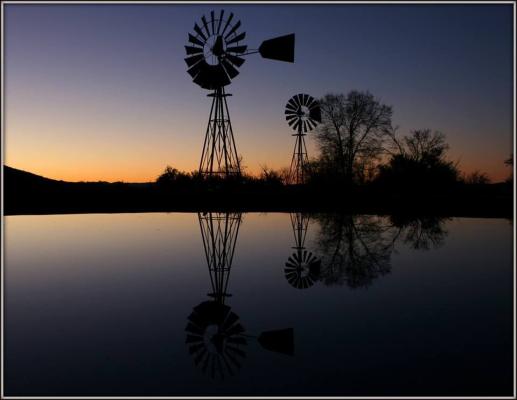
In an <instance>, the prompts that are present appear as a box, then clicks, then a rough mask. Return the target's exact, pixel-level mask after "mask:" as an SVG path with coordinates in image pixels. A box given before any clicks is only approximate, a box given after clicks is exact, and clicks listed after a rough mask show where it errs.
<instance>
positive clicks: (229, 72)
mask: <svg viewBox="0 0 517 400" xmlns="http://www.w3.org/2000/svg"><path fill="white" fill-rule="evenodd" d="M240 27H241V21H235V19H234V15H233V13H230V14H229V15H228V16H225V15H224V10H221V11H220V12H219V13H218V14H217V15H216V13H215V12H214V11H211V12H210V16H209V17H208V19H207V17H205V16H204V15H203V16H202V17H201V22H200V23H199V24H198V23H195V24H194V28H193V29H194V31H193V32H191V33H189V35H188V41H189V44H188V45H186V46H185V51H186V53H187V57H186V58H185V62H186V64H187V66H188V70H187V72H188V73H189V75H190V76H192V79H193V81H194V83H196V84H198V85H199V86H201V87H202V88H203V89H208V90H215V89H218V88H222V87H224V86H227V85H229V84H230V83H231V81H232V79H234V78H235V77H236V76H237V75H238V74H239V68H240V67H241V66H242V64H244V61H245V59H244V58H243V57H242V55H243V53H245V52H246V50H247V49H248V46H247V45H244V44H243V43H242V41H243V40H244V39H245V38H246V32H240V30H239V29H240Z"/></svg>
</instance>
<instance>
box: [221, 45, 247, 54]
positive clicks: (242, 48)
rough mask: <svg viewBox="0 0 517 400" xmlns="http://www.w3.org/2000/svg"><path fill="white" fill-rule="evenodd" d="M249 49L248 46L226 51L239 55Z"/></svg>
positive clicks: (230, 48) (229, 48)
mask: <svg viewBox="0 0 517 400" xmlns="http://www.w3.org/2000/svg"><path fill="white" fill-rule="evenodd" d="M247 48H248V46H235V47H227V48H226V51H227V52H228V53H238V54H242V53H244V52H245V51H246V49H247Z"/></svg>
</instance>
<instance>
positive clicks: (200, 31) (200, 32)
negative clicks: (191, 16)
mask: <svg viewBox="0 0 517 400" xmlns="http://www.w3.org/2000/svg"><path fill="white" fill-rule="evenodd" d="M194 30H195V31H196V33H197V34H198V35H199V36H201V37H202V38H203V40H204V41H205V42H206V39H207V37H206V36H205V34H204V33H203V31H202V30H201V28H200V27H199V26H197V24H194Z"/></svg>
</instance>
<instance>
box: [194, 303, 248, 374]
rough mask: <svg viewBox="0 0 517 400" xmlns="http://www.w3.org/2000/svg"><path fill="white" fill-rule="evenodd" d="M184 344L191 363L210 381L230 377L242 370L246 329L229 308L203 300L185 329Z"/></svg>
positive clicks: (244, 356)
mask: <svg viewBox="0 0 517 400" xmlns="http://www.w3.org/2000/svg"><path fill="white" fill-rule="evenodd" d="M185 331H186V332H187V337H186V340H185V343H186V344H187V346H188V350H189V353H190V354H191V355H192V356H193V357H194V364H195V365H196V366H197V367H200V368H201V370H202V372H203V373H206V374H209V375H210V377H211V378H212V379H224V378H225V376H227V375H231V376H233V375H234V374H235V372H236V371H237V370H238V369H240V368H241V366H242V362H243V360H244V358H246V352H245V351H244V348H245V346H246V345H247V340H246V337H245V336H244V333H245V330H244V327H243V326H242V324H241V323H240V319H239V317H238V316H237V315H236V314H235V313H234V312H233V311H231V308H230V307H229V306H227V305H224V304H222V303H220V302H217V301H204V302H202V303H201V304H199V305H198V306H196V307H195V308H194V310H193V311H192V313H191V314H190V316H189V317H188V323H187V326H186V328H185Z"/></svg>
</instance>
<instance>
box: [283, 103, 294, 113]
mask: <svg viewBox="0 0 517 400" xmlns="http://www.w3.org/2000/svg"><path fill="white" fill-rule="evenodd" d="M296 108H297V107H296V106H295V105H294V104H292V103H287V104H286V105H285V109H286V110H290V111H292V112H296Z"/></svg>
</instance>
